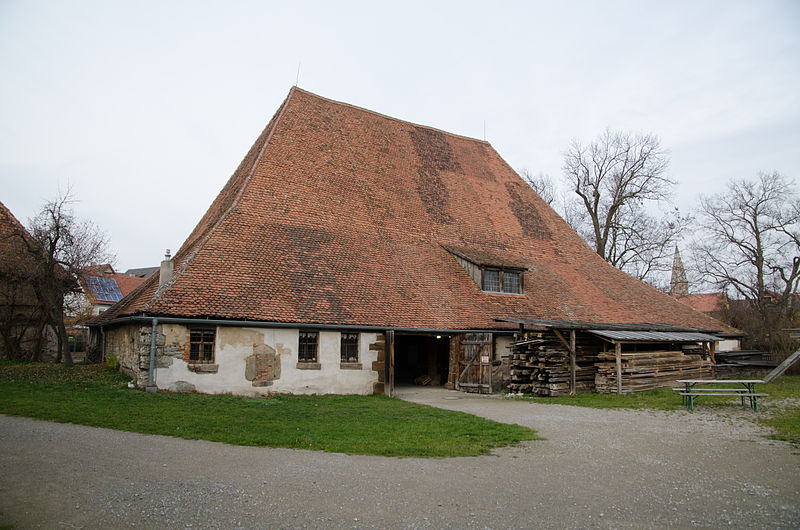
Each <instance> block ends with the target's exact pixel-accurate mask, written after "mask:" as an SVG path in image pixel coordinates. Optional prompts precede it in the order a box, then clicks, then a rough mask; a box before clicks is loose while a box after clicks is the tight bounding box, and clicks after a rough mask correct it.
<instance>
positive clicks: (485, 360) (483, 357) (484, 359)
mask: <svg viewBox="0 0 800 530" xmlns="http://www.w3.org/2000/svg"><path fill="white" fill-rule="evenodd" d="M481 363H482V364H489V356H488V355H481Z"/></svg>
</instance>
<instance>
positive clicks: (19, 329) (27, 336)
mask: <svg viewBox="0 0 800 530" xmlns="http://www.w3.org/2000/svg"><path fill="white" fill-rule="evenodd" d="M34 245H35V243H34V242H33V239H32V238H31V236H30V234H29V233H28V231H27V230H26V229H25V227H24V226H22V223H20V222H19V221H18V220H17V218H16V217H14V215H13V214H12V213H11V212H10V211H9V210H8V208H6V207H5V205H4V204H3V203H1V202H0V359H6V358H13V359H23V360H41V361H44V360H51V359H53V358H55V355H56V353H57V349H58V347H57V339H56V337H55V334H54V333H53V331H52V328H51V327H50V326H48V325H47V321H46V319H45V317H44V315H43V313H42V311H41V309H40V306H39V303H38V301H37V297H36V293H35V290H34V287H35V283H36V279H35V271H36V269H37V263H36V261H35V259H34V258H33V257H32V256H31V254H30V248H31V247H32V246H34Z"/></svg>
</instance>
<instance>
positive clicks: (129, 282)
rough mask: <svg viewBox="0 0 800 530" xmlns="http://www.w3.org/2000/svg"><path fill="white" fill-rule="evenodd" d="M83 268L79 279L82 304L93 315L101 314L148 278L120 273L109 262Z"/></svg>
mask: <svg viewBox="0 0 800 530" xmlns="http://www.w3.org/2000/svg"><path fill="white" fill-rule="evenodd" d="M82 270H83V274H82V275H81V277H80V278H79V281H80V285H81V291H82V292H83V296H84V302H83V303H82V304H81V305H82V306H83V307H84V309H85V312H87V313H90V314H91V315H99V314H100V313H102V312H103V311H105V310H106V309H108V308H109V307H111V306H112V305H114V304H116V303H117V302H119V301H120V300H122V298H123V297H125V296H127V295H128V294H129V293H130V292H132V291H133V290H134V289H136V288H137V287H139V286H140V285H141V284H142V283H144V281H145V279H146V278H140V277H136V276H129V275H127V274H121V273H118V272H116V271H114V268H113V267H112V266H111V265H110V264H108V263H105V264H103V265H95V266H92V267H87V268H85V269H82ZM87 306H88V307H87Z"/></svg>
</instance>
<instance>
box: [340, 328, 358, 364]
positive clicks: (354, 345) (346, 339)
mask: <svg viewBox="0 0 800 530" xmlns="http://www.w3.org/2000/svg"><path fill="white" fill-rule="evenodd" d="M341 352H342V362H343V363H357V362H358V333H342V348H341Z"/></svg>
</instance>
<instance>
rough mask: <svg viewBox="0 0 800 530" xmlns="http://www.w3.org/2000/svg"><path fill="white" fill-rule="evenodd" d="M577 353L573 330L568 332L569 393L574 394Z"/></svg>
mask: <svg viewBox="0 0 800 530" xmlns="http://www.w3.org/2000/svg"><path fill="white" fill-rule="evenodd" d="M576 357H577V353H576V352H575V330H574V329H573V330H571V331H570V332H569V371H570V374H569V375H570V378H569V395H570V396H574V395H575V387H576V386H577V385H576V384H575V372H576V371H577V359H576Z"/></svg>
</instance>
